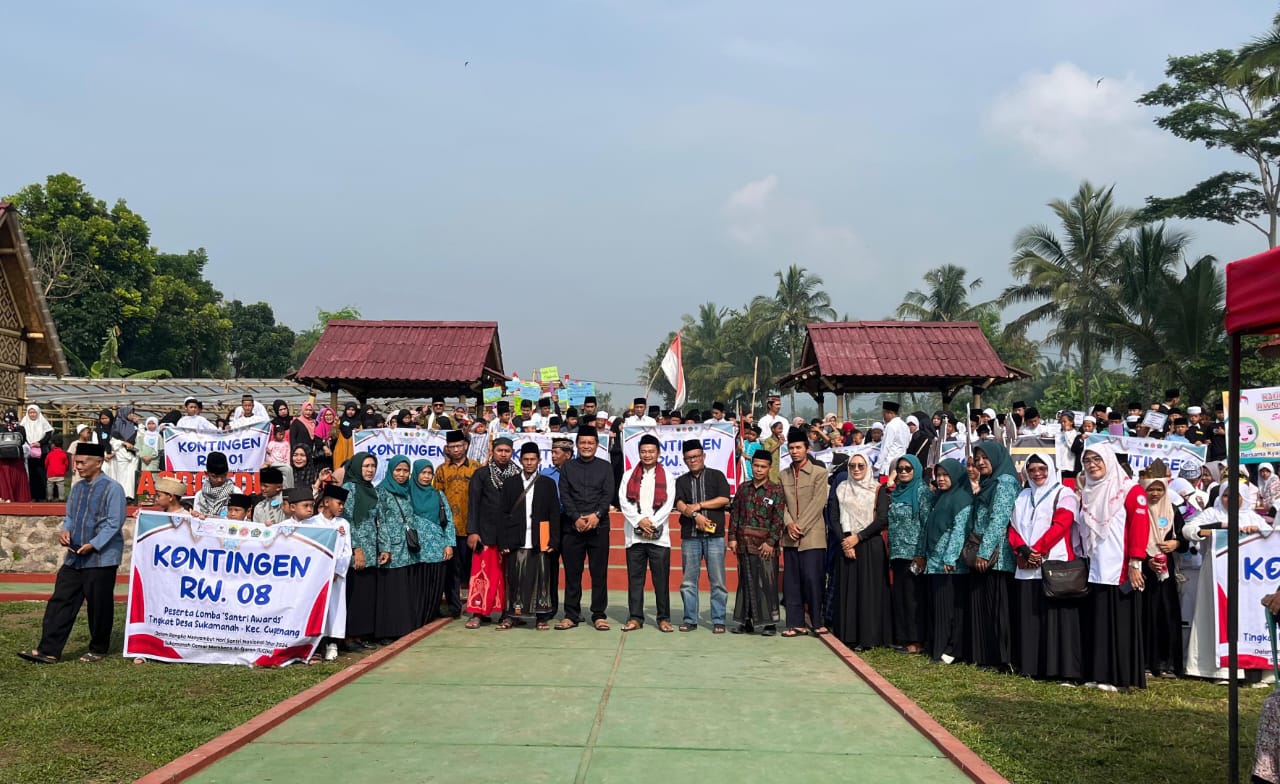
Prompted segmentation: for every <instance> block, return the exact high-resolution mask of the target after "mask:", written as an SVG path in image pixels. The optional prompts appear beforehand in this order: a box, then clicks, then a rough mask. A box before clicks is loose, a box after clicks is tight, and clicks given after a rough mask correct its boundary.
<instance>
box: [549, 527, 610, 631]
mask: <svg viewBox="0 0 1280 784" xmlns="http://www.w3.org/2000/svg"><path fill="white" fill-rule="evenodd" d="M560 554H561V558H562V559H563V561H564V617H565V618H567V619H569V620H571V621H574V622H576V623H581V622H582V565H583V562H584V561H585V562H586V563H587V564H588V565H589V568H590V569H591V620H592V621H593V622H594V621H598V620H600V619H602V618H604V617H605V614H604V611H605V610H606V609H608V607H609V529H608V528H601V527H597V528H593V529H592V530H590V531H586V532H579V531H578V530H577V529H575V528H574V527H573V526H572V525H569V526H566V527H565V529H564V532H563V533H562V534H561V536H560Z"/></svg>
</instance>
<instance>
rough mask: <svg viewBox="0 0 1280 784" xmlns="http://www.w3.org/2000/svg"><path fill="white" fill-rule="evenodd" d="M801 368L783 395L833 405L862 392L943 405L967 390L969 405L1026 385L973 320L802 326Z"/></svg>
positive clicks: (786, 380) (786, 381)
mask: <svg viewBox="0 0 1280 784" xmlns="http://www.w3.org/2000/svg"><path fill="white" fill-rule="evenodd" d="M807 330H808V336H807V337H806V338H805V343H804V354H803V357H802V359H801V361H800V367H799V368H797V369H796V370H794V371H793V372H791V373H788V374H786V375H785V376H783V377H782V378H780V379H779V380H778V385H779V386H780V387H781V388H783V389H795V390H797V391H799V392H808V393H809V394H810V395H812V396H813V397H814V399H815V400H817V401H818V405H819V408H821V406H822V396H823V395H824V394H826V393H831V394H834V395H836V396H837V400H841V401H842V400H843V396H844V395H846V394H863V393H867V392H937V393H939V394H941V395H942V402H943V406H944V407H946V406H947V405H949V404H950V403H951V399H952V398H954V397H955V396H956V394H957V393H958V392H959V391H960V390H962V389H963V388H965V387H972V388H973V399H974V404H975V405H981V403H982V394H983V393H984V392H986V391H987V390H988V389H990V388H991V387H994V386H996V385H998V384H1007V383H1009V382H1012V381H1018V380H1021V379H1025V378H1030V374H1028V373H1026V372H1025V371H1022V370H1019V369H1018V368H1015V367H1012V366H1010V365H1006V364H1005V363H1004V362H1003V361H1001V359H1000V356H999V355H998V354H996V350H995V349H994V348H992V347H991V343H990V342H989V341H988V340H987V336H986V335H984V334H982V328H981V327H980V326H979V325H978V323H977V322H974V321H846V322H829V323H819V324H810V325H808V327H807Z"/></svg>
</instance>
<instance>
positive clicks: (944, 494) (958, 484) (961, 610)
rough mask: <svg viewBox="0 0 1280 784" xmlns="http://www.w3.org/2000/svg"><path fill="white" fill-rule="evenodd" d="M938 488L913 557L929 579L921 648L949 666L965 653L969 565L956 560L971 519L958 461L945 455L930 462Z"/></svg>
mask: <svg viewBox="0 0 1280 784" xmlns="http://www.w3.org/2000/svg"><path fill="white" fill-rule="evenodd" d="M933 482H934V485H935V487H936V488H937V492H936V493H935V494H934V497H933V502H932V503H931V504H930V505H929V512H928V517H927V518H926V520H925V525H924V528H923V529H922V530H921V533H920V541H919V542H918V543H917V545H916V556H915V558H914V559H913V561H912V564H913V567H914V570H915V571H916V573H918V574H927V575H928V576H929V577H928V579H929V601H928V621H927V625H926V626H925V647H926V649H927V650H928V652H929V657H930V658H931V659H932V660H933V661H935V662H943V663H944V664H951V663H952V662H954V661H955V660H956V659H961V658H964V657H965V656H966V655H967V651H968V645H967V643H966V638H965V632H966V629H967V627H966V624H965V610H966V608H967V607H968V592H967V588H968V571H969V570H968V567H966V566H965V563H964V561H963V560H961V558H960V550H961V549H962V548H963V547H964V540H965V537H966V536H968V535H969V525H970V523H971V522H972V519H973V490H972V488H970V486H969V477H968V474H967V472H966V471H965V467H964V465H962V464H961V463H960V461H959V460H955V459H954V458H947V459H946V460H942V461H939V462H938V465H936V466H934V472H933Z"/></svg>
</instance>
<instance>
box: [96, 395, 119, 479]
mask: <svg viewBox="0 0 1280 784" xmlns="http://www.w3.org/2000/svg"><path fill="white" fill-rule="evenodd" d="M114 424H115V416H113V415H112V413H111V409H109V408H104V409H102V410H101V411H99V412H98V422H97V424H95V425H94V427H93V440H94V441H97V442H98V443H99V444H102V449H103V451H105V452H106V453H107V454H108V455H109V454H111V452H112V449H111V429H112V426H113V425H114ZM104 470H105V469H104Z"/></svg>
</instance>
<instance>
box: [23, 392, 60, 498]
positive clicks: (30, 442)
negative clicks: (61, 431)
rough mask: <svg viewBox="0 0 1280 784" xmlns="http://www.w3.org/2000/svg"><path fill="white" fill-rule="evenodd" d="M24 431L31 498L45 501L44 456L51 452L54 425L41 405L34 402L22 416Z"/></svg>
mask: <svg viewBox="0 0 1280 784" xmlns="http://www.w3.org/2000/svg"><path fill="white" fill-rule="evenodd" d="M22 431H23V434H24V435H25V436H26V439H27V476H28V479H29V483H30V485H31V500H33V501H43V500H45V479H46V476H45V468H44V456H45V455H47V454H48V453H49V439H50V436H52V435H53V425H51V424H49V420H47V419H45V418H44V414H42V413H40V406H37V405H35V404H34V403H32V404H31V405H29V406H27V415H26V416H25V417H23V418H22Z"/></svg>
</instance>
